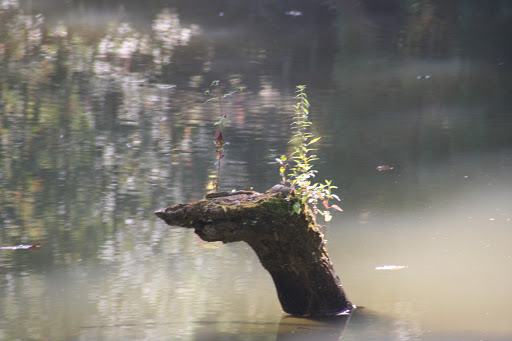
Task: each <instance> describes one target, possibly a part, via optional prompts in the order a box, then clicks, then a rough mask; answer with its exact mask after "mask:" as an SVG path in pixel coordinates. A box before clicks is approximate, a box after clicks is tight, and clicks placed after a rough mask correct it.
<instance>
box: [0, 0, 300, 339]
mask: <svg viewBox="0 0 512 341" xmlns="http://www.w3.org/2000/svg"><path fill="white" fill-rule="evenodd" d="M74 3H75V2H74ZM138 3H139V4H140V2H138ZM34 5H36V4H34ZM82 5H83V6H86V5H87V4H86V3H85V2H83V3H82ZM279 13H281V12H279ZM153 18H154V20H153V21H152V22H151V24H150V25H147V27H146V30H144V29H141V28H140V27H138V26H137V25H136V24H135V23H132V22H128V21H123V22H116V21H113V22H111V23H109V24H105V25H100V26H98V27H88V28H85V27H82V26H80V24H76V23H73V22H67V21H54V23H50V22H49V20H48V17H47V16H45V15H41V14H30V11H28V10H27V11H23V10H21V9H20V7H19V6H18V4H17V1H15V0H12V1H1V0H0V34H1V37H2V40H1V41H0V71H1V72H0V91H1V92H0V110H1V114H0V205H1V206H2V213H1V215H0V245H15V244H18V243H30V242H35V241H41V242H42V245H43V247H42V248H41V249H40V250H39V251H38V252H33V253H32V252H30V253H25V254H19V253H18V254H15V253H1V254H0V265H1V266H2V268H1V269H2V270H1V271H7V272H8V273H9V274H10V275H9V277H8V279H7V280H6V282H5V285H4V282H2V283H0V297H2V305H1V309H0V320H1V321H7V323H8V324H9V325H10V326H12V329H9V333H11V332H13V333H14V332H16V331H19V330H27V331H29V332H28V334H30V337H31V338H49V339H62V338H65V337H63V336H62V334H61V333H63V332H65V331H64V330H65V329H66V328H71V329H74V330H75V329H76V328H78V326H77V325H76V324H77V321H78V320H80V321H84V320H87V317H90V316H91V315H94V316H93V317H90V318H89V320H88V321H89V322H90V323H91V324H96V325H105V324H114V323H117V322H119V321H125V322H126V321H140V320H142V319H144V318H146V317H147V316H159V314H160V316H162V315H169V316H171V315H172V314H173V313H175V312H176V311H180V312H182V313H183V314H185V313H186V315H187V316H188V317H187V319H193V318H203V317H205V316H204V313H202V312H201V310H202V309H201V307H204V306H206V305H207V304H210V305H211V304H220V303H221V302H222V296H221V295H220V294H219V293H216V294H217V298H213V300H217V301H215V302H211V300H212V297H213V296H215V295H206V294H205V293H204V292H203V291H202V294H201V295H202V296H201V297H199V298H196V299H195V301H196V302H197V305H196V306H194V307H190V306H189V302H190V300H191V296H192V295H195V294H197V292H198V291H194V288H195V286H199V285H201V287H203V288H204V286H205V283H208V282H209V283H210V284H211V285H210V287H211V288H212V289H211V290H214V288H215V287H217V284H218V283H216V279H215V278H212V276H211V275H208V276H207V275H201V273H200V272H198V271H196V270H197V269H193V268H194V267H200V265H198V264H206V265H208V264H212V266H213V263H209V262H215V261H217V262H218V261H220V260H213V261H209V259H212V257H211V256H208V257H205V256H204V255H203V254H202V253H201V252H199V253H197V254H195V255H194V257H189V256H183V257H181V258H180V257H179V256H177V255H178V254H180V255H181V254H183V255H187V254H189V253H190V252H187V251H188V249H189V248H191V247H194V249H197V248H198V247H199V246H198V245H193V244H192V243H193V240H191V239H189V238H188V236H187V235H186V234H183V233H179V234H178V233H176V234H174V232H168V230H167V229H165V230H164V229H163V228H162V227H160V228H159V226H157V225H156V224H154V223H153V222H154V218H153V214H152V211H153V209H154V208H159V207H161V206H162V203H171V202H173V201H188V200H189V199H190V198H191V197H194V198H198V197H201V196H202V195H204V193H205V188H204V186H205V184H206V182H207V181H208V176H209V174H211V173H212V170H213V169H214V167H215V166H214V162H215V155H214V149H213V146H212V139H213V132H214V127H213V123H214V122H215V121H217V120H218V112H217V111H216V109H215V108H214V107H212V106H210V105H209V104H206V105H205V104H204V101H205V100H206V98H205V97H204V95H203V90H204V88H205V87H206V86H205V85H206V84H209V83H210V82H211V81H212V80H213V79H222V82H225V83H226V84H231V83H237V84H241V85H247V88H248V91H244V93H242V94H240V95H239V96H236V97H234V98H233V99H232V100H231V99H230V100H229V101H226V110H227V111H228V113H229V115H230V124H229V126H228V127H226V140H227V141H228V142H230V145H229V146H228V147H227V148H226V161H225V163H223V167H224V170H223V174H224V176H225V178H226V180H225V182H224V183H225V186H226V187H228V188H243V187H249V186H254V187H255V189H260V190H261V189H265V188H268V187H269V186H270V185H272V184H273V183H274V182H275V181H277V178H278V175H277V171H276V169H275V168H273V167H269V162H270V161H271V160H273V158H274V157H275V155H278V154H281V153H283V152H284V151H283V150H282V149H279V148H285V147H284V146H286V141H287V140H288V136H287V134H288V122H287V118H288V116H287V113H288V111H287V110H290V109H291V103H290V100H291V96H289V95H288V94H287V95H286V98H287V99H286V100H283V98H282V95H281V91H282V90H281V89H280V87H279V86H276V83H278V82H276V80H278V81H279V80H280V78H281V73H280V72H277V73H276V72H275V70H274V69H272V68H273V66H272V64H273V63H274V62H275V61H276V60H277V61H279V60H280V58H281V57H282V54H281V52H282V51H281V50H280V51H279V52H278V53H276V54H274V55H273V56H272V53H273V52H271V51H272V48H273V47H274V46H275V44H276V42H270V43H269V42H268V39H267V38H266V37H265V36H264V35H262V36H258V34H260V33H256V34H255V35H254V36H253V38H254V39H247V38H246V37H245V36H244V34H245V32H242V33H240V34H238V35H236V39H237V40H236V43H239V44H240V46H238V48H237V49H234V48H232V47H231V46H230V45H231V44H229V43H227V42H226V41H224V40H223V39H217V40H215V39H213V38H212V36H214V34H215V32H214V31H212V32H209V34H210V33H211V34H212V35H204V32H203V29H202V28H201V29H200V28H199V27H198V26H195V25H187V26H185V25H183V24H182V21H181V20H180V17H179V16H178V14H177V12H176V11H172V10H168V9H164V10H161V11H159V12H158V13H156V14H155V15H154V16H153ZM287 19H290V18H287ZM290 20H292V19H290ZM255 24H257V23H255ZM84 26H85V25H84ZM284 26H285V25H284ZM299 26H300V25H299ZM148 27H149V28H148ZM267 30H268V28H267ZM258 32H259V31H258ZM284 36H285V35H283V36H280V37H277V36H276V37H275V38H276V39H277V38H279V39H280V41H286V39H284ZM294 39H295V41H297V40H298V38H294ZM267 44H270V45H267ZM287 44H289V46H288V47H286V49H285V53H284V54H285V55H286V58H287V60H291V61H292V62H293V61H294V57H293V56H292V55H293V54H294V53H298V52H299V53H302V52H303V51H299V49H296V48H293V46H292V45H293V44H292V43H287ZM303 44H305V45H307V44H306V42H303ZM268 60H271V63H268V65H267V62H268ZM224 61H227V62H224ZM300 63H301V60H300V58H299V61H295V67H297V68H300ZM265 68H267V70H264V71H260V69H265ZM292 74H293V73H292ZM283 108H286V110H282V109H283ZM281 112H282V113H281ZM249 160H251V164H249V163H248V161H249ZM169 233H171V234H172V235H171V236H169V235H168V234H169ZM163 250H165V251H163ZM165 252H171V253H173V255H172V264H167V263H166V259H168V258H166V257H164V258H163V259H159V258H160V257H161V256H164V255H166V254H164V253H165ZM219 252H220V253H219V257H220V258H222V261H223V262H226V259H228V260H227V261H229V262H232V263H233V264H232V265H233V266H235V265H236V264H237V259H236V255H234V254H233V255H231V254H230V251H229V250H221V251H219ZM174 253H176V254H174ZM253 261H255V260H254V259H253V260H251V261H248V262H247V264H246V265H243V266H247V267H249V269H244V271H241V272H242V273H248V272H251V273H254V269H252V262H253ZM152 266H153V267H152ZM155 267H160V268H162V269H165V271H162V272H155V273H153V272H152V270H154V269H155ZM91 269H94V270H91ZM188 269H192V271H190V273H189V271H188ZM43 271H44V273H41V272H43ZM94 271H98V272H100V273H99V274H96V273H93V272H94ZM35 273H39V275H36V274H35ZM192 273H193V274H197V275H194V276H197V277H193V276H192V275H191V274H192ZM11 275H12V276H11ZM25 275H26V278H27V279H28V280H27V281H25V280H23V278H22V277H23V276H25ZM52 276H56V278H58V279H60V280H62V281H59V280H51V279H49V277H52ZM95 276H97V277H98V278H96V277H95ZM52 278H53V277H52ZM95 280H97V282H95ZM235 280H236V281H237V283H238V284H240V289H239V288H236V289H235V294H236V293H237V291H240V292H242V291H243V288H244V283H245V282H244V281H246V282H247V281H249V280H250V279H245V278H242V277H240V278H238V277H235ZM93 282H94V283H93ZM201 282H202V283H201ZM70 283H71V284H72V285H71V284H70ZM71 286H72V287H71ZM225 286H229V287H230V288H231V287H232V283H225ZM63 290H64V291H65V292H66V294H65V295H63V296H60V293H61V292H62V291H63ZM210 294H211V292H210ZM229 294H230V295H231V294H232V293H229ZM170 295H172V296H170ZM239 296H240V297H239V299H240V301H241V302H243V304H240V306H241V307H247V306H250V307H253V308H254V309H251V310H250V311H247V310H246V309H243V310H242V311H241V313H242V314H248V315H251V316H256V315H258V314H259V315H262V314H264V313H265V309H266V307H265V304H262V303H261V301H265V300H266V299H267V298H266V297H265V298H262V297H260V296H257V295H255V296H252V297H245V296H243V297H242V295H241V294H239ZM76 297H80V298H79V302H80V303H83V304H84V305H87V303H89V302H95V304H94V307H89V308H87V309H86V310H83V311H82V310H79V311H76V310H73V309H72V308H73V307H72V305H73V303H72V302H76V301H77V298H76ZM62 299H64V301H59V300H62ZM207 300H208V302H206V301H207ZM268 300H269V302H267V303H268V304H271V303H272V302H274V300H275V298H274V297H269V298H268ZM20 301H23V302H26V303H27V304H21V305H20V304H19V302H20ZM169 302H170V303H169ZM268 304H267V305H268ZM141 306H142V308H141V309H140V311H139V310H138V308H139V307H141ZM54 309H56V310H57V312H56V313H57V314H60V316H62V319H61V320H59V321H60V322H58V323H56V324H52V325H48V324H47V323H45V318H44V316H45V315H50V314H53V313H54V311H53V310H54ZM71 310H73V311H74V312H73V313H70V314H66V312H67V311H71ZM91 311H92V312H91ZM122 312H124V313H122ZM45 313H47V314H45ZM237 313H240V312H236V311H235V312H230V313H226V316H227V318H230V319H235V318H237V317H238V315H237ZM82 315H83V316H82ZM183 316H185V315H183ZM22 319H23V321H22V323H19V321H20V320H22ZM9 335H11V334H9ZM13 335H14V334H13ZM12 338H19V337H17V336H13V337H12Z"/></svg>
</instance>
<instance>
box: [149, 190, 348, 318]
mask: <svg viewBox="0 0 512 341" xmlns="http://www.w3.org/2000/svg"><path fill="white" fill-rule="evenodd" d="M289 194H290V190H289V188H287V187H285V186H282V185H276V186H274V187H272V188H271V189H270V190H268V191H267V192H266V193H263V194H262V193H258V192H253V191H238V192H234V193H228V192H223V193H222V192H221V193H212V194H208V195H207V196H206V197H205V198H204V199H202V200H199V201H196V202H192V203H187V204H177V205H174V206H170V207H167V208H166V209H163V210H159V211H157V212H155V214H156V215H157V216H158V217H160V218H161V219H163V220H164V221H165V222H166V223H167V224H169V225H174V226H181V227H188V228H193V229H194V231H195V233H196V234H197V235H198V236H199V237H200V238H201V239H203V240H205V241H209V242H213V241H222V242H224V243H230V242H236V241H245V242H246V243H247V244H249V245H250V246H251V248H252V249H253V250H254V251H255V252H256V255H257V256H258V258H259V260H260V262H261V264H262V265H263V267H264V268H265V269H266V270H267V271H268V272H269V273H270V275H271V276H272V279H273V280H274V284H275V286H276V289H277V294H278V296H279V300H280V302H281V305H282V307H283V310H284V311H285V312H286V313H289V314H292V315H298V316H330V315H337V314H340V313H346V312H349V311H351V309H352V308H353V306H352V303H351V302H350V301H349V300H348V298H347V297H346V295H345V292H344V291H343V288H342V286H341V283H340V280H339V278H338V276H336V274H335V272H334V268H333V264H332V262H331V260H330V259H329V255H328V254H327V250H326V248H325V244H324V242H323V236H322V234H321V233H320V232H319V231H318V229H317V227H316V226H315V224H314V223H313V220H312V216H311V212H310V210H309V209H308V208H307V207H303V211H302V213H301V214H296V213H294V212H293V209H292V207H293V204H294V202H295V201H296V200H298V199H297V198H295V197H293V196H291V197H290V195H289Z"/></svg>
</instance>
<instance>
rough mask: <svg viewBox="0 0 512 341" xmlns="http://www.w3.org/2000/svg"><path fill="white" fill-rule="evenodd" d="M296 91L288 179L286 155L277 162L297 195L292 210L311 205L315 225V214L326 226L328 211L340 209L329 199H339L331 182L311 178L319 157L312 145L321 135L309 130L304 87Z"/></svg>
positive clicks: (299, 209)
mask: <svg viewBox="0 0 512 341" xmlns="http://www.w3.org/2000/svg"><path fill="white" fill-rule="evenodd" d="M296 94H297V95H296V96H295V98H296V99H297V103H296V104H295V106H294V116H293V122H292V124H291V127H292V131H293V137H292V138H291V139H290V143H291V144H292V145H293V148H294V149H293V152H292V153H291V154H290V162H291V167H290V169H289V170H290V173H289V174H288V176H289V178H287V177H286V169H287V168H288V166H289V164H288V163H287V161H288V158H287V157H286V156H285V155H282V156H281V157H280V158H278V159H276V161H277V162H278V163H279V164H280V167H279V174H280V176H281V181H282V183H283V184H284V183H289V184H290V187H291V189H292V194H293V195H295V196H296V197H298V198H299V200H298V201H296V202H295V203H294V205H293V210H294V212H295V213H297V214H299V213H301V211H302V207H303V205H310V206H311V209H312V211H313V220H314V222H315V224H317V214H319V215H321V216H322V217H323V219H324V229H325V226H326V224H327V222H329V221H330V220H331V219H332V215H331V212H330V210H331V209H334V210H337V211H343V210H342V209H341V208H340V207H339V206H338V205H329V201H330V200H331V199H336V200H338V201H339V200H340V198H339V197H338V196H337V195H336V194H333V193H332V190H333V189H335V188H337V187H336V186H333V185H332V184H331V183H332V181H329V180H325V183H314V182H312V179H313V178H314V177H315V176H316V173H318V171H317V170H315V169H313V161H316V160H318V157H317V156H316V155H315V154H314V151H315V150H316V149H313V148H311V147H312V145H313V144H315V143H316V142H318V140H320V138H321V137H315V136H314V135H313V133H311V126H312V123H311V121H310V120H309V101H308V98H307V94H306V86H305V85H299V86H297V90H296ZM319 203H322V205H323V207H324V209H320V208H319Z"/></svg>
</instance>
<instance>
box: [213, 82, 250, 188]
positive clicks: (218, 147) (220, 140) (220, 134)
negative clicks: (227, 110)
mask: <svg viewBox="0 0 512 341" xmlns="http://www.w3.org/2000/svg"><path fill="white" fill-rule="evenodd" d="M219 84H220V82H219V81H218V80H214V81H213V82H212V83H211V84H210V88H208V89H207V90H206V91H205V92H204V93H205V95H208V96H211V95H212V92H213V91H214V88H216V87H218V86H219ZM242 91H243V89H242V88H241V87H240V86H237V87H236V88H235V89H234V90H231V91H229V92H227V93H224V94H221V95H218V96H215V97H212V98H209V99H208V100H206V101H205V103H207V102H210V101H213V100H218V101H219V111H220V115H221V118H220V120H218V121H217V122H215V125H216V126H217V129H216V130H215V135H214V140H213V143H214V145H215V155H216V159H217V177H216V180H215V192H218V191H219V185H220V170H221V168H220V164H221V161H222V159H223V158H224V146H225V142H224V126H225V125H226V123H228V122H229V121H228V117H227V115H225V114H224V108H223V106H222V101H223V99H224V98H226V97H228V96H231V95H233V94H235V93H237V92H242Z"/></svg>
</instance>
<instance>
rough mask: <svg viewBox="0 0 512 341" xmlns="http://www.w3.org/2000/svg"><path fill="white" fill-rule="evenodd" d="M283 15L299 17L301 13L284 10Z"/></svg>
mask: <svg viewBox="0 0 512 341" xmlns="http://www.w3.org/2000/svg"><path fill="white" fill-rule="evenodd" d="M284 15H289V16H292V17H299V16H301V15H302V12H301V11H288V12H284Z"/></svg>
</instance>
